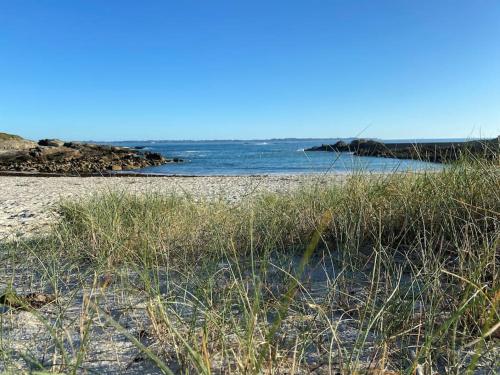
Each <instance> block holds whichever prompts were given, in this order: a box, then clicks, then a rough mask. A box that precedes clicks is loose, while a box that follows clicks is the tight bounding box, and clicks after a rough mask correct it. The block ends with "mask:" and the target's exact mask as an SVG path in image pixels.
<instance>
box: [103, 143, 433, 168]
mask: <svg viewBox="0 0 500 375" xmlns="http://www.w3.org/2000/svg"><path fill="white" fill-rule="evenodd" d="M336 141H337V139H319V140H318V139H314V140H309V139H293V140H264V141H196V142H195V141H135V142H113V144H115V145H118V146H128V147H135V146H142V147H145V148H144V150H146V151H153V152H159V153H161V154H162V155H164V156H165V157H168V158H173V157H178V158H181V159H183V160H184V162H183V163H170V164H166V165H162V166H158V167H151V168H145V169H142V170H139V171H134V172H138V173H159V174H167V175H193V176H200V175H201V176H207V175H226V176H231V175H268V174H304V173H348V172H353V171H360V170H362V171H368V172H390V171H407V170H430V169H439V168H441V166H440V165H437V164H432V163H424V162H419V161H414V160H396V159H386V158H373V157H357V156H353V155H351V154H348V153H334V152H304V149H305V148H308V147H311V146H317V145H320V144H323V143H335V142H336Z"/></svg>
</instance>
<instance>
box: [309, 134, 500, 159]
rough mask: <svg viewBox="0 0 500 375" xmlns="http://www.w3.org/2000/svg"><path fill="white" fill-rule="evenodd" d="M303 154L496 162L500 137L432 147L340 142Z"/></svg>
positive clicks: (406, 144)
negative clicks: (486, 160) (468, 159)
mask: <svg viewBox="0 0 500 375" xmlns="http://www.w3.org/2000/svg"><path fill="white" fill-rule="evenodd" d="M305 151H329V152H351V153H353V154H354V155H356V156H374V157H384V158H396V159H415V160H422V161H429V162H433V163H447V162H453V161H456V160H458V159H460V158H461V157H479V158H484V159H488V160H498V159H499V157H500V137H497V138H494V139H490V140H481V141H468V142H433V143H382V142H378V141H374V140H367V139H356V140H353V141H352V142H351V143H350V144H347V143H345V142H343V141H339V142H337V143H335V144H323V145H321V146H315V147H311V148H308V149H306V150H305Z"/></svg>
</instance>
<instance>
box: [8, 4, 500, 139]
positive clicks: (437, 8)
mask: <svg viewBox="0 0 500 375" xmlns="http://www.w3.org/2000/svg"><path fill="white" fill-rule="evenodd" d="M0 131H6V132H11V133H17V134H21V135H23V136H25V137H28V138H34V139H37V138H41V137H58V138H63V139H80V140H87V139H95V140H122V139H232V138H240V139H250V138H271V137H278V138H279V137H349V136H356V135H363V136H367V137H379V138H446V137H468V136H480V135H482V136H496V135H498V134H500V2H499V1H496V0H495V1H493V0H492V1H486V0H479V1H459V0H458V1H435V0H434V1H422V0H420V1H404V0H399V1H353V0H346V1H326V0H324V1H317V0H308V1H291V0H288V1H270V0H268V1H256V0H252V1H237V0H231V1H229V0H228V1H216V0H211V1H201V0H200V1H188V0H183V1H180V0H179V1H165V0H163V1H160V0H158V1H148V0H145V1H128V0H120V1H111V0H106V1H97V0H71V1H66V0H59V1H56V0H44V1H41V0H31V1H28V0H15V1H13V0H0Z"/></svg>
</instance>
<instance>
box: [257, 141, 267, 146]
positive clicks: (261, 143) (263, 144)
mask: <svg viewBox="0 0 500 375" xmlns="http://www.w3.org/2000/svg"><path fill="white" fill-rule="evenodd" d="M254 144H255V145H256V146H265V145H268V144H269V143H268V142H258V143H254Z"/></svg>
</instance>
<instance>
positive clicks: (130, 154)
mask: <svg viewBox="0 0 500 375" xmlns="http://www.w3.org/2000/svg"><path fill="white" fill-rule="evenodd" d="M19 138H20V137H19ZM20 139H21V140H22V138H20ZM26 142H30V141H26ZM29 144H30V145H31V146H32V147H27V148H24V149H10V150H9V149H6V150H4V152H2V153H0V171H12V172H32V173H36V172H38V173H54V174H64V175H79V174H102V173H106V172H110V171H122V170H134V169H140V168H146V167H151V166H157V165H162V164H166V163H169V162H174V161H181V160H179V159H175V160H173V159H166V158H164V157H163V156H162V155H161V154H159V153H155V152H144V153H143V152H140V151H137V150H132V149H129V148H126V147H115V146H108V145H98V144H90V143H78V142H66V143H65V142H63V141H60V140H54V139H44V140H41V141H39V142H38V144H36V143H34V142H31V143H29Z"/></svg>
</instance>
